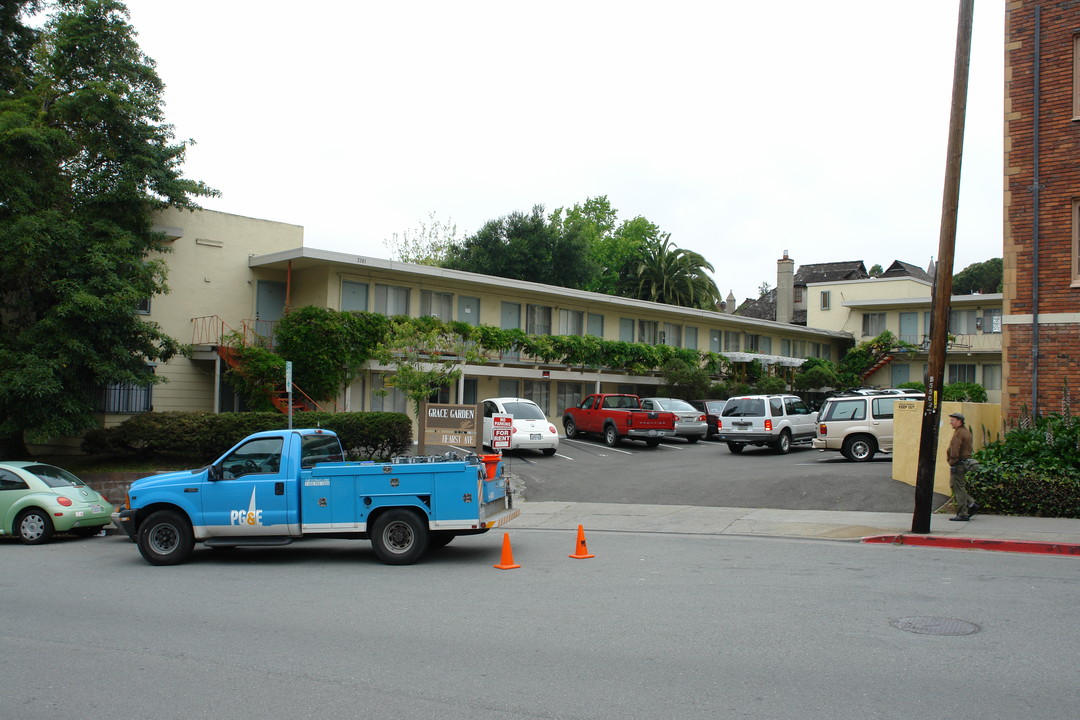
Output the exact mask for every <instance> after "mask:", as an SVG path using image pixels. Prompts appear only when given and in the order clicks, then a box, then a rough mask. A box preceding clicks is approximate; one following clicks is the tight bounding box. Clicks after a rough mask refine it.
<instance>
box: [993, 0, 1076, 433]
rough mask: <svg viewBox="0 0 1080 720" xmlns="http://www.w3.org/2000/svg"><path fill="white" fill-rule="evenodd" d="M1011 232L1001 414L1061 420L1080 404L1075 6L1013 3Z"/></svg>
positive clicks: (1009, 49) (1008, 130) (1008, 62)
mask: <svg viewBox="0 0 1080 720" xmlns="http://www.w3.org/2000/svg"><path fill="white" fill-rule="evenodd" d="M1004 233H1005V235H1004V261H1005V277H1004V307H1003V313H1004V317H1003V330H1004V333H1003V338H1002V340H1003V345H1004V348H1005V353H1004V357H1003V365H1004V367H1003V368H1002V374H1003V381H1004V382H1003V384H1004V387H1003V390H1002V412H1003V414H1004V416H1005V417H1006V418H1017V417H1019V416H1021V415H1023V414H1025V413H1027V412H1034V413H1038V414H1048V413H1054V412H1061V411H1062V409H1063V403H1064V402H1065V400H1066V399H1067V397H1068V395H1071V396H1073V397H1074V398H1080V366H1078V364H1077V359H1078V358H1080V263H1078V254H1080V243H1078V237H1080V1H1077V0H1071V1H1068V2H1061V1H1060V0H1054V1H1053V2H1051V1H1049V0H1017V1H1015V2H1009V3H1008V4H1007V5H1006V18H1005V228H1004ZM1072 402H1073V408H1072V412H1076V410H1077V406H1076V404H1075V402H1076V401H1075V400H1073V401H1072Z"/></svg>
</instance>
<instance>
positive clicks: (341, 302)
mask: <svg viewBox="0 0 1080 720" xmlns="http://www.w3.org/2000/svg"><path fill="white" fill-rule="evenodd" d="M157 223H158V228H159V229H161V230H163V231H164V232H165V233H166V235H167V236H168V237H169V238H170V246H171V252H169V253H168V254H167V255H166V256H165V260H166V261H167V262H168V264H169V277H168V284H169V287H170V289H171V292H170V293H169V294H168V295H163V296H159V297H155V298H153V299H152V300H151V302H150V303H149V305H148V307H147V314H148V319H150V320H153V321H155V322H158V323H159V324H160V325H161V326H162V327H163V328H164V329H165V331H166V332H168V333H169V334H170V335H172V336H173V337H175V338H177V339H178V340H180V341H181V342H184V343H190V346H191V350H190V352H188V353H187V354H186V355H185V356H184V357H178V358H175V359H173V360H172V361H170V362H169V363H167V364H165V365H162V366H161V367H157V368H154V371H155V372H156V373H158V374H159V375H163V376H165V377H166V378H167V379H168V382H167V383H164V384H161V385H158V386H155V387H154V388H152V390H151V391H150V392H144V393H141V394H133V395H131V396H130V401H129V402H128V403H127V404H123V403H120V404H117V405H116V406H114V407H111V408H108V409H107V410H108V415H107V418H106V421H107V423H109V424H111V423H115V422H119V421H121V420H123V419H124V418H125V417H127V416H128V415H129V414H131V413H132V412H140V411H146V410H149V409H154V410H158V411H165V410H203V411H211V410H217V411H225V410H234V409H239V405H238V401H237V399H236V397H235V395H234V394H233V392H232V391H231V389H230V388H229V387H228V386H227V384H226V383H225V382H224V381H223V375H224V372H225V370H226V367H225V366H224V364H223V360H222V358H221V357H220V355H219V354H218V353H217V352H215V347H216V346H217V345H219V344H220V343H221V342H222V334H223V333H228V332H236V333H239V334H243V335H248V336H261V337H269V336H272V334H273V327H274V324H275V323H276V321H278V320H280V319H281V317H282V316H283V315H284V313H285V312H286V309H287V308H290V307H302V306H306V305H316V306H319V307H325V308H330V309H335V310H360V311H369V312H380V313H385V314H388V315H398V314H401V315H410V316H413V317H418V316H423V315H431V316H435V317H438V318H440V319H443V320H457V321H462V322H467V323H471V324H483V325H491V326H494V327H498V328H503V329H510V328H520V329H522V330H524V331H525V332H527V333H533V334H548V335H585V334H588V335H594V336H597V337H600V338H603V339H606V340H622V341H628V342H642V343H649V344H668V345H674V346H678V347H684V348H692V349H696V350H698V351H701V352H708V351H713V352H717V353H722V354H724V355H725V356H726V357H727V358H728V359H729V360H731V361H733V362H735V363H740V362H749V361H751V360H758V361H759V362H761V363H763V364H765V365H769V366H773V367H777V368H794V367H797V366H798V365H800V364H801V363H802V362H804V361H805V359H806V358H807V357H823V358H828V359H831V360H834V361H835V360H838V359H839V358H840V356H841V355H842V353H843V352H844V351H845V350H846V349H847V347H849V346H850V343H851V336H850V335H849V334H848V333H847V332H845V331H843V330H832V329H821V328H814V327H804V326H797V325H792V324H789V323H777V322H774V321H767V320H760V319H755V318H745V317H739V316H736V315H733V314H730V313H725V312H719V311H707V310H698V309H693V308H681V307H677V306H673V305H664V304H661V303H650V302H642V301H638V300H630V299H627V298H621V297H614V296H610V295H603V294H598V293H590V292H584V291H579V290H572V289H568V288H562V287H555V286H549V285H542V284H539V283H530V282H523V281H517V280H507V279H506V278H499V277H492V276H486V275H479V274H476V273H467V272H460V271H456V270H447V269H444V268H436V267H430V266H424V265H411V264H408V263H401V262H396V261H392V260H385V259H380V258H373V257H366V256H362V255H352V254H348V253H341V252H331V251H326V250H320V249H317V248H313V247H308V246H305V245H304V237H303V228H301V227H298V226H295V225H287V224H283V223H275V222H271V221H266V220H256V219H252V218H245V217H240V216H236V215H229V214H226V213H220V212H212V211H206V210H202V211H197V212H189V211H183V210H173V209H169V210H165V211H163V212H161V213H160V214H159V216H158V217H157ZM462 370H463V377H462V379H461V380H460V381H459V383H458V385H457V387H454V388H450V389H448V390H447V391H446V392H445V393H444V396H443V397H441V398H440V399H441V400H443V401H446V402H461V403H474V402H476V401H477V400H480V399H483V398H485V397H492V396H505V395H517V396H522V397H528V398H531V399H533V400H534V401H536V402H537V403H538V404H539V405H540V406H541V407H542V408H543V409H544V411H545V412H546V413H547V414H548V416H549V417H550V418H552V419H556V418H559V417H561V414H562V410H563V409H564V408H565V407H567V406H568V405H571V404H576V403H577V401H578V399H579V398H580V397H581V396H582V395H583V394H588V393H591V392H597V391H605V392H638V393H642V394H655V392H656V388H657V386H658V385H659V383H660V382H661V378H660V377H659V375H658V374H655V373H653V374H648V375H627V374H624V373H622V372H621V371H613V370H610V369H599V370H582V369H581V368H572V367H566V366H561V365H557V364H544V363H542V362H540V361H538V360H537V359H534V358H527V357H520V356H516V355H514V354H504V355H500V356H493V357H489V358H487V359H486V362H484V363H482V364H477V365H467V366H464V367H463V368H462ZM388 371H389V368H385V367H380V366H379V365H377V364H371V365H369V366H368V368H366V369H365V370H364V371H363V372H362V373H360V375H359V376H358V377H357V378H356V379H355V380H354V382H353V383H352V384H351V385H350V387H348V388H347V389H346V391H345V392H344V393H343V394H342V396H341V397H340V398H338V408H339V409H342V410H350V411H359V410H395V411H402V412H410V411H411V410H410V408H409V407H408V403H407V402H406V401H405V398H404V397H403V396H401V394H400V393H398V392H397V391H395V390H393V389H392V388H387V386H386V384H385V383H384V379H385V375H386V373H387V372H388ZM384 390H386V391H387V392H385V393H384V392H383V391H384ZM124 397H128V396H124Z"/></svg>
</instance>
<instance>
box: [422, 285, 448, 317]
mask: <svg viewBox="0 0 1080 720" xmlns="http://www.w3.org/2000/svg"><path fill="white" fill-rule="evenodd" d="M420 317H436V318H439V319H440V320H442V321H443V322H450V321H451V320H452V319H453V317H454V295H453V293H447V292H435V291H434V290H421V291H420Z"/></svg>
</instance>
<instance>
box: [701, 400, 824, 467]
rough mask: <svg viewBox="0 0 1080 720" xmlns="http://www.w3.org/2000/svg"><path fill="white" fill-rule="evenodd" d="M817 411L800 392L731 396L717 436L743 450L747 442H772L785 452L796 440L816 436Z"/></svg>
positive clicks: (730, 448) (761, 443)
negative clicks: (797, 394) (805, 400)
mask: <svg viewBox="0 0 1080 720" xmlns="http://www.w3.org/2000/svg"><path fill="white" fill-rule="evenodd" d="M816 428H817V413H815V412H814V411H812V410H811V409H810V407H809V406H808V405H807V404H806V403H804V402H803V401H802V398H799V397H798V396H796V395H744V396H742V397H733V398H730V399H728V401H727V405H725V406H724V412H723V414H722V415H721V416H720V422H719V427H718V428H717V435H716V437H717V439H718V440H719V441H720V442H726V443H727V446H728V450H730V451H731V452H733V453H741V452H742V451H743V448H744V447H746V446H747V445H768V446H769V447H771V448H772V449H773V450H775V451H776V452H778V453H780V454H781V455H783V454H784V453H787V452H788V451H789V450H791V445H792V443H798V442H803V443H808V442H811V441H812V440H813V439H814V433H815V431H816Z"/></svg>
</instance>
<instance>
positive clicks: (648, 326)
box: [638, 320, 660, 345]
mask: <svg viewBox="0 0 1080 720" xmlns="http://www.w3.org/2000/svg"><path fill="white" fill-rule="evenodd" d="M659 338H660V324H659V323H658V322H656V321H655V320H638V342H639V343H645V344H646V345H656V344H657V342H658V341H659Z"/></svg>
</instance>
